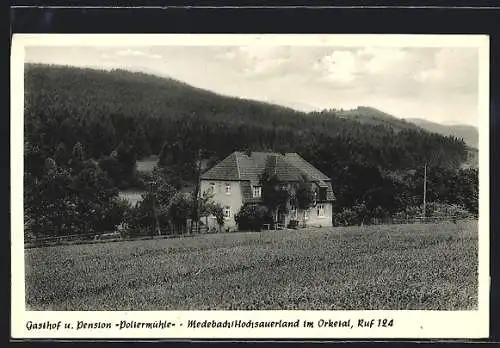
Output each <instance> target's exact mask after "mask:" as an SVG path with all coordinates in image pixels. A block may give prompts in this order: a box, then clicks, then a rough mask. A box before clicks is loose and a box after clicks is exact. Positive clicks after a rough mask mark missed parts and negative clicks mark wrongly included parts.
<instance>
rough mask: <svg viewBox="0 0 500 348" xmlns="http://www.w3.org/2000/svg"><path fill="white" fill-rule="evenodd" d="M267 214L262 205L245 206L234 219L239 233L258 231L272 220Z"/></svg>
mask: <svg viewBox="0 0 500 348" xmlns="http://www.w3.org/2000/svg"><path fill="white" fill-rule="evenodd" d="M268 213H269V211H268V209H267V208H266V207H264V206H262V205H258V204H245V205H243V207H241V209H240V211H239V212H238V214H236V215H235V217H234V219H235V221H236V223H237V224H238V230H240V231H260V230H261V229H262V225H263V224H265V223H266V222H270V221H269V220H271V219H272V217H271V216H269V214H268Z"/></svg>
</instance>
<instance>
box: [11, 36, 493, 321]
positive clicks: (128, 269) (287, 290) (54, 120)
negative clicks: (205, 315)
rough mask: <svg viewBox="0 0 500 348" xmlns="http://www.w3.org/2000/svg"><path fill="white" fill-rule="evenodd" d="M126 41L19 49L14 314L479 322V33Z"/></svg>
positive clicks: (482, 119)
mask: <svg viewBox="0 0 500 348" xmlns="http://www.w3.org/2000/svg"><path fill="white" fill-rule="evenodd" d="M48 36H49V35H48ZM110 36H111V35H108V39H109V37H110ZM119 36H120V35H116V39H115V40H113V39H111V40H107V41H99V40H97V39H96V38H94V39H92V40H84V42H83V43H82V42H79V41H78V40H77V39H75V40H74V41H71V40H69V39H68V40H65V43H64V44H61V41H58V40H57V39H54V43H53V44H48V43H47V42H49V41H48V40H42V41H40V43H39V44H36V41H31V42H32V44H29V45H26V46H25V47H24V51H23V52H24V59H23V61H22V65H23V77H22V79H23V81H22V88H23V89H22V90H23V91H24V94H23V95H22V99H23V101H22V105H23V106H22V111H21V112H22V115H23V121H22V130H21V132H22V140H23V142H22V144H23V148H22V149H20V151H21V152H22V153H23V157H22V162H23V170H22V173H21V172H20V173H18V174H19V176H18V177H17V179H18V180H19V181H21V177H22V187H23V192H22V194H23V195H22V197H23V202H22V203H23V208H22V209H23V214H22V215H23V221H22V223H23V224H24V235H23V236H21V232H20V229H19V231H16V232H15V233H16V234H17V235H16V237H15V238H17V239H18V240H19V241H21V240H22V241H23V242H22V246H21V247H20V248H21V249H22V250H23V251H21V252H22V253H24V255H23V258H24V260H23V261H24V271H23V273H24V274H23V275H21V277H22V276H24V291H21V292H20V293H19V294H18V295H17V296H22V297H23V302H24V306H25V307H24V308H25V310H26V311H30V312H44V311H47V312H50V311H62V312H71V311H73V312H83V311H99V312H102V311H109V312H111V311H127V312H134V311H207V310H210V311H236V312H239V311H252V312H259V311H297V310H300V311H332V313H334V311H373V310H377V311H414V312H420V311H433V312H450V314H453V312H454V311H461V312H469V311H470V312H477V311H478V309H479V307H480V306H481V300H480V296H481V295H480V293H481V291H483V290H481V286H480V283H481V282H482V281H483V280H484V279H485V276H486V277H487V267H488V260H487V258H488V256H487V251H486V250H485V249H484V246H486V248H487V244H481V243H482V242H481V240H482V238H486V240H485V241H484V243H487V240H488V233H489V230H488V227H487V225H485V224H483V225H481V223H482V222H481V221H483V220H481V219H483V218H484V219H486V220H484V221H486V222H487V217H484V216H482V213H481V209H480V200H481V199H483V198H481V199H480V196H481V195H482V194H483V192H481V195H480V187H481V185H483V183H482V182H481V180H482V178H483V176H482V175H483V173H482V172H481V175H480V169H479V164H480V163H481V165H483V163H484V161H483V160H481V158H483V159H484V158H487V156H488V145H486V147H484V143H483V145H481V146H480V144H481V142H482V140H481V139H482V137H483V136H485V134H484V132H486V133H487V132H488V128H486V129H484V128H483V129H481V127H484V125H485V124H486V127H487V125H488V122H489V120H488V111H487V110H488V109H487V108H488V106H486V107H483V106H481V102H484V100H485V98H484V97H482V96H481V93H484V71H483V70H482V69H483V67H482V64H484V60H482V59H483V58H484V57H485V56H484V54H483V53H481V52H482V51H481V47H483V46H481V45H478V42H479V43H480V44H483V43H484V42H486V43H487V42H488V41H487V39H486V40H484V38H483V40H480V39H481V37H479V40H478V38H477V37H472V38H471V41H470V44H467V42H468V41H464V40H460V39H454V38H446V37H444V38H441V39H440V40H438V39H439V36H438V37H437V39H436V38H435V39H434V40H430V44H426V41H425V40H424V39H422V38H421V37H420V39H419V40H417V39H418V38H415V40H412V38H411V36H409V37H407V38H404V37H403V38H401V37H400V38H399V39H398V40H389V39H387V40H384V35H372V36H366V35H365V36H364V39H359V40H355V39H352V38H351V37H347V38H343V37H342V35H338V36H339V39H338V40H337V36H336V35H315V36H313V37H314V38H315V39H314V38H313V39H311V35H310V36H305V35H295V36H296V39H284V40H280V37H281V38H283V37H285V38H286V37H287V35H281V36H280V35H257V36H255V35H254V36H250V37H251V38H250V39H248V38H247V39H246V38H245V37H248V35H247V36H245V35H219V36H217V35H213V36H216V37H217V39H213V38H212V39H210V38H208V39H207V38H205V36H204V35H186V37H185V38H184V39H183V38H177V39H176V38H174V39H173V40H170V41H169V40H164V41H162V40H154V41H153V40H152V41H151V44H148V43H146V41H143V42H141V40H140V39H133V40H132V39H131V40H127V39H126V38H124V39H122V38H120V37H119ZM137 36H140V35H137ZM172 36H173V37H175V35H172ZM224 38H226V39H224ZM308 40H309V41H308ZM482 54H483V55H482ZM486 58H487V56H486ZM486 63H487V62H486ZM487 73H488V71H487V70H486V74H487ZM481 76H483V79H481ZM487 83H488V80H487V77H486V84H487ZM486 98H487V97H486ZM486 100H487V99H486ZM484 110H486V113H485V112H484ZM480 134H481V137H480V136H479V135H480ZM19 142H20V141H19ZM21 152H20V153H21ZM483 152H484V153H483ZM486 165H487V163H486ZM481 169H482V170H483V167H481ZM485 175H487V174H485ZM480 178H481V180H480ZM486 179H487V176H486ZM480 183H481V185H480ZM485 189H486V190H488V188H487V187H481V190H485ZM486 204H487V203H486ZM486 214H487V215H488V214H489V213H488V212H486ZM481 226H483V229H481V228H480V227H481ZM480 237H481V238H480ZM481 248H483V249H481ZM480 251H481V253H483V254H484V253H486V254H485V255H486V256H484V257H483V258H482V256H481V253H480ZM481 262H482V263H483V265H482V266H484V267H486V273H482V274H481V265H480V263H481ZM481 277H482V278H481ZM484 285H485V286H487V284H484ZM20 289H22V288H21V287H20ZM483 289H485V288H483ZM485 300H487V299H485ZM483 304H484V303H483ZM224 313H227V312H224ZM287 313H288V312H287ZM132 315H133V314H132ZM97 319H99V318H94V321H95V320H97ZM193 319H196V318H193ZM356 324H357V321H356Z"/></svg>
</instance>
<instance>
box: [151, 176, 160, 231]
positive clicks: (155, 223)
mask: <svg viewBox="0 0 500 348" xmlns="http://www.w3.org/2000/svg"><path fill="white" fill-rule="evenodd" d="M148 184H149V197H150V198H151V209H152V212H153V215H152V216H153V223H152V226H151V237H153V236H154V235H155V232H158V235H161V231H160V224H159V221H158V216H157V215H156V197H155V196H154V195H153V186H154V185H156V181H149V182H148Z"/></svg>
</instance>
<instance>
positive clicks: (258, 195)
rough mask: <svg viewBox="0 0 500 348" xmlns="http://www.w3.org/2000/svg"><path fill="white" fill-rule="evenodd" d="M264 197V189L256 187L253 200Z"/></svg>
mask: <svg viewBox="0 0 500 348" xmlns="http://www.w3.org/2000/svg"><path fill="white" fill-rule="evenodd" d="M261 195H262V187H260V186H254V187H253V198H260V196H261Z"/></svg>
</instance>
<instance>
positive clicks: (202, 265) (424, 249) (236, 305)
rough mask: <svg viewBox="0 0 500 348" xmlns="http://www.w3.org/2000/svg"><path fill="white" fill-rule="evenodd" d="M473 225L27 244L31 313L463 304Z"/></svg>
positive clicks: (473, 262) (471, 271)
mask: <svg viewBox="0 0 500 348" xmlns="http://www.w3.org/2000/svg"><path fill="white" fill-rule="evenodd" d="M477 232H478V231H477V222H464V223H458V224H453V223H446V224H444V223H443V224H427V225H393V226H365V227H359V226H358V227H347V228H322V229H303V230H295V231H279V232H272V231H270V232H267V231H266V232H260V233H253V232H252V233H230V234H215V235H203V236H198V237H192V238H184V239H162V240H142V241H128V242H116V243H104V244H89V245H72V246H56V247H46V248H37V249H36V248H35V249H27V250H25V267H26V306H27V309H29V310H203V309H242V310H250V309H267V310H271V309H306V310H323V309H334V310H368V309H380V310H388V309H393V310H400V309H425V310H467V309H476V308H477V284H478V283H477V266H478V265H477Z"/></svg>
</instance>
